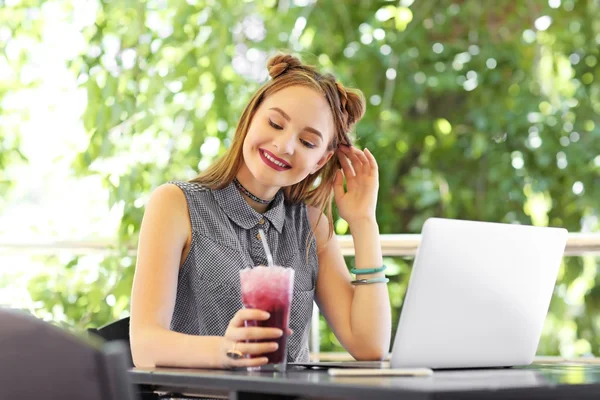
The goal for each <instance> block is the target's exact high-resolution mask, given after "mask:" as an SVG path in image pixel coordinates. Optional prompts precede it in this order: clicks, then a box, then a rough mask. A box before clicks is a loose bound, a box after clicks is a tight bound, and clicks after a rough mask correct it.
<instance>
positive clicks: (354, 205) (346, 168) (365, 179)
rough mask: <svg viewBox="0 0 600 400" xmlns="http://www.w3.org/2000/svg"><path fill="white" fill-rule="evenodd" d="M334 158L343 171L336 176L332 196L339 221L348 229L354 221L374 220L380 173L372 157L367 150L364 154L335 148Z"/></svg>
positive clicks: (349, 149) (348, 148) (346, 148)
mask: <svg viewBox="0 0 600 400" xmlns="http://www.w3.org/2000/svg"><path fill="white" fill-rule="evenodd" d="M337 154H338V157H339V160H340V163H341V164H342V169H341V170H339V171H338V172H337V174H336V176H335V180H334V183H333V193H334V196H335V203H336V205H337V208H338V212H339V214H340V217H342V218H343V219H344V220H345V221H346V222H348V225H350V226H352V223H353V222H355V221H360V220H365V219H372V220H375V208H376V206H377V191H378V190H379V171H378V168H377V161H376V160H375V157H373V154H371V152H370V151H369V150H368V149H365V150H364V152H363V151H360V150H359V149H357V148H356V147H354V146H344V145H341V146H340V147H339V148H338V153H337ZM342 171H343V173H342ZM344 177H345V178H346V190H344Z"/></svg>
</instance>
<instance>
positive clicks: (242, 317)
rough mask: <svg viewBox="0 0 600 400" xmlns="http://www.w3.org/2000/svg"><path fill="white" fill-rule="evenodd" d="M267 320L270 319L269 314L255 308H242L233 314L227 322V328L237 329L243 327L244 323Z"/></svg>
mask: <svg viewBox="0 0 600 400" xmlns="http://www.w3.org/2000/svg"><path fill="white" fill-rule="evenodd" d="M269 318H271V314H269V313H268V312H266V311H263V310H257V309H255V308H242V309H241V310H239V311H238V312H237V313H235V315H234V316H233V318H232V319H231V321H230V322H229V326H230V327H236V328H239V327H242V326H244V321H266V320H268V319H269Z"/></svg>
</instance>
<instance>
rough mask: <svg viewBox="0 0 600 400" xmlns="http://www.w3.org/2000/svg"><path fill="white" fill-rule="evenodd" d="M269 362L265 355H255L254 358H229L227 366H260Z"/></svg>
mask: <svg viewBox="0 0 600 400" xmlns="http://www.w3.org/2000/svg"><path fill="white" fill-rule="evenodd" d="M268 362H269V359H268V358H267V357H256V358H240V359H239V360H230V362H229V363H228V365H227V367H230V368H246V367H260V366H261V365H265V364H266V363H268Z"/></svg>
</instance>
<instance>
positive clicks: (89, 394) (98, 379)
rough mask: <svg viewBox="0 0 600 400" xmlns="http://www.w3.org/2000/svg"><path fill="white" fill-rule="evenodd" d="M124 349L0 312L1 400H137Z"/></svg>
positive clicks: (13, 312)
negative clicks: (37, 399)
mask: <svg viewBox="0 0 600 400" xmlns="http://www.w3.org/2000/svg"><path fill="white" fill-rule="evenodd" d="M127 368H128V366H127V356H126V349H125V348H124V347H123V345H122V344H121V343H118V342H109V343H102V342H101V341H100V340H94V338H90V337H80V336H77V335H75V334H73V333H71V332H68V331H65V330H63V329H61V328H58V327H56V326H54V325H52V324H50V323H48V322H45V321H42V320H40V319H38V318H36V317H34V316H32V315H30V314H27V313H25V312H23V311H17V310H13V309H8V308H0V398H2V399H33V398H44V399H82V400H107V399H110V400H133V399H137V397H136V395H135V394H134V390H133V386H132V385H131V383H130V381H129V379H128V376H127Z"/></svg>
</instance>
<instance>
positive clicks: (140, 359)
mask: <svg viewBox="0 0 600 400" xmlns="http://www.w3.org/2000/svg"><path fill="white" fill-rule="evenodd" d="M130 345H131V358H132V360H133V365H134V366H135V367H136V368H154V367H156V360H154V358H153V357H152V351H151V347H150V346H148V345H146V344H145V343H144V340H143V339H142V338H139V337H136V336H134V335H132V336H131V340H130Z"/></svg>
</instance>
